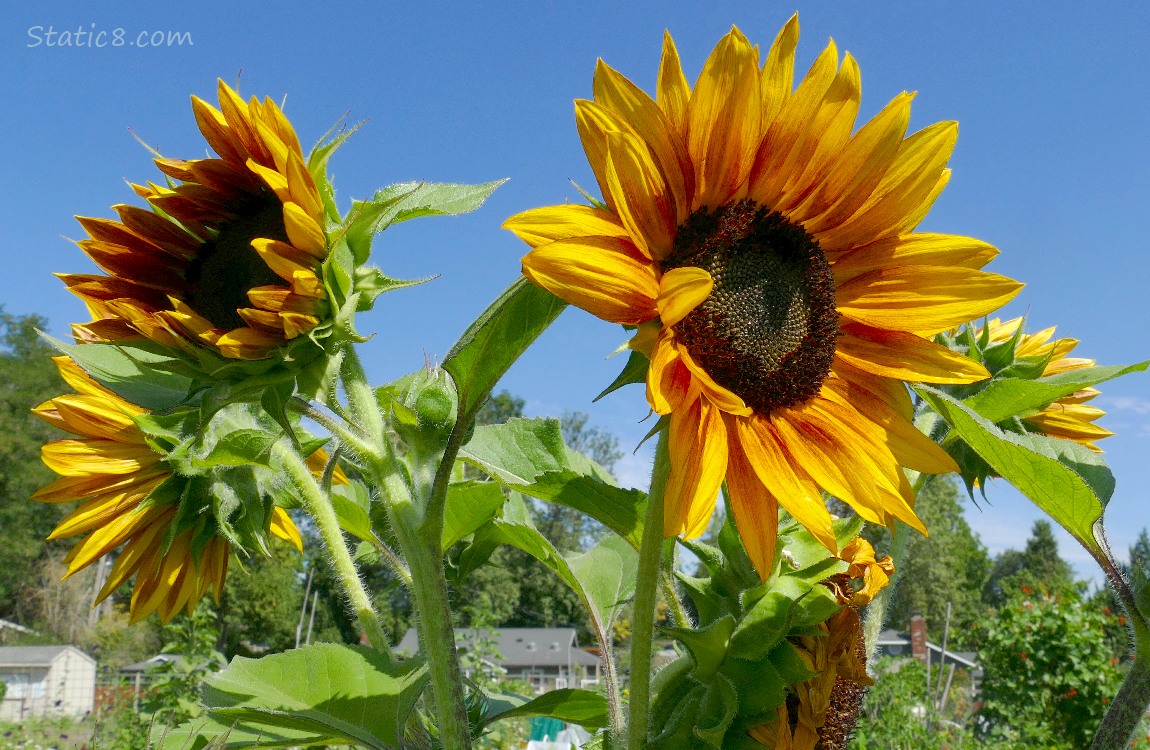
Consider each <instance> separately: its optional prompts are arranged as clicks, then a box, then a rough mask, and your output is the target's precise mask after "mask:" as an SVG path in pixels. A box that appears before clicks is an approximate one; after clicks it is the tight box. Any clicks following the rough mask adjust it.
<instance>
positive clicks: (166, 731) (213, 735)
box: [149, 716, 326, 750]
mask: <svg viewBox="0 0 1150 750" xmlns="http://www.w3.org/2000/svg"><path fill="white" fill-rule="evenodd" d="M325 739H326V738H325V737H324V736H321V735H316V734H313V733H311V732H304V731H299V730H293V729H283V728H274V729H273V728H270V727H260V726H253V725H250V724H244V723H242V722H232V721H221V720H218V719H214V718H212V717H211V716H201V717H199V718H198V719H192V720H191V721H186V722H184V723H183V724H180V725H179V726H177V727H174V728H169V727H164V726H160V725H158V724H157V725H155V726H153V728H152V742H153V743H154V747H157V748H159V749H160V750H206V748H213V749H215V750H225V749H227V750H231V749H232V748H249V747H250V748H265V747H266V748H271V747H285V748H290V747H302V746H309V745H314V744H316V743H319V742H323V741H324V740H325ZM149 747H151V745H150V746H149Z"/></svg>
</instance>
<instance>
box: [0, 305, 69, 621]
mask: <svg viewBox="0 0 1150 750" xmlns="http://www.w3.org/2000/svg"><path fill="white" fill-rule="evenodd" d="M47 325H48V321H47V320H46V319H44V318H42V317H40V316H38V315H24V316H17V315H9V314H7V313H5V312H4V311H3V308H2V307H0V435H3V436H4V438H3V440H0V617H4V618H8V619H15V620H23V621H29V620H31V619H33V618H34V617H35V615H36V613H35V612H34V611H33V610H34V605H33V604H29V602H30V601H34V597H32V598H30V597H29V596H28V593H29V587H30V586H32V585H34V583H35V581H36V580H37V577H36V575H35V574H34V568H35V566H36V563H37V561H38V560H40V559H41V558H42V557H43V555H44V553H45V550H46V549H47V543H46V542H45V541H44V540H45V538H46V537H47V536H48V534H49V533H50V532H51V531H52V528H53V527H54V526H55V525H56V523H57V522H58V521H59V520H60V519H61V518H62V517H63V515H64V513H66V512H67V511H68V510H70V507H69V506H63V507H62V506H57V505H53V504H48V503H37V502H32V501H30V500H29V499H28V498H29V497H30V496H31V495H32V493H33V492H35V491H36V490H37V489H38V488H40V487H42V486H44V485H45V484H47V483H48V482H50V481H51V480H52V479H53V478H54V477H55V475H54V474H53V473H52V472H51V471H49V470H48V469H47V468H46V467H45V466H44V465H43V464H42V463H41V461H40V446H42V445H43V444H44V443H47V442H50V441H52V440H58V439H60V438H62V437H65V434H64V433H62V432H60V431H59V430H55V429H53V428H52V427H49V426H48V425H47V424H45V423H44V422H42V421H41V420H40V419H38V418H37V417H35V416H34V415H32V413H31V412H30V411H29V410H30V409H32V407H34V406H36V405H38V404H40V403H42V402H44V401H46V400H47V399H49V398H52V397H53V396H58V395H60V394H62V393H64V392H65V391H66V390H67V389H66V387H65V386H64V384H63V382H62V381H61V380H60V377H59V376H58V375H57V374H56V368H55V366H54V365H53V364H52V360H51V359H50V357H51V355H52V353H53V351H52V349H51V347H49V346H48V345H47V344H46V343H45V342H44V341H43V340H42V339H41V338H40V337H39V336H38V335H37V333H36V329H43V328H46V327H47Z"/></svg>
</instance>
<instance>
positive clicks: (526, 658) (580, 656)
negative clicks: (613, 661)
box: [396, 628, 599, 668]
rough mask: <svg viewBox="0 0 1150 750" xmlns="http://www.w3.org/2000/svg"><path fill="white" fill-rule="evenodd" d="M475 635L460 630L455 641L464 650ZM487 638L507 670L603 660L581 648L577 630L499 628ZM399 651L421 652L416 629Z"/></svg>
mask: <svg viewBox="0 0 1150 750" xmlns="http://www.w3.org/2000/svg"><path fill="white" fill-rule="evenodd" d="M474 636H475V633H474V631H472V630H470V629H464V630H457V631H455V642H456V643H457V644H458V646H459V648H461V649H463V648H466V647H467V645H468V644H469V643H471V641H472V639H473V638H474ZM487 637H488V638H490V639H491V640H494V641H495V650H496V651H498V652H499V655H500V656H501V657H502V658H501V659H496V660H495V661H496V663H498V664H499V665H500V666H501V667H504V668H515V667H533V666H534V667H544V666H550V667H557V666H560V665H563V666H566V665H567V664H568V661H570V663H571V664H581V665H583V666H588V667H593V666H595V665H596V664H598V663H599V657H597V656H595V655H594V654H589V653H587V652H586V651H584V650H583V649H581V648H579V644H578V642H577V641H576V639H575V628H495V629H493V630H491V631H489V633H488V635H487ZM396 651H398V652H399V653H408V654H415V653H418V651H419V639H418V637H417V636H416V633H415V629H414V628H409V629H408V631H407V633H405V634H404V636H403V640H401V641H400V642H399V645H398V646H396Z"/></svg>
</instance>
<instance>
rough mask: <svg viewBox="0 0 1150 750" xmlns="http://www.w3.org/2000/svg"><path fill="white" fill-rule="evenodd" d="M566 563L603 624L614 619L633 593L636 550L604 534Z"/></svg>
mask: <svg viewBox="0 0 1150 750" xmlns="http://www.w3.org/2000/svg"><path fill="white" fill-rule="evenodd" d="M567 564H568V565H569V566H570V569H571V574H572V575H573V576H575V579H576V580H577V581H578V582H579V585H580V586H581V587H582V589H583V592H584V594H585V596H586V598H587V601H588V602H590V604H591V606H592V608H593V609H594V610H595V611H596V612H597V613H598V615H599V619H600V621H601V622H603V623H605V624H610V623H611V622H612V621H613V620H614V619H615V617H616V616H617V615H618V613H619V609H620V608H621V607H622V606H623V605H624V604H625V603H626V602H627V601H628V600H629V599H630V598H631V597H632V596H633V595H634V593H635V581H636V578H637V576H638V573H639V554H638V553H637V552H636V551H635V550H634V548H632V547H631V546H630V545H629V544H627V542H626V541H625V540H623V539H620V538H619V537H617V536H611V535H608V536H605V537H603V539H601V540H600V541H599V543H598V544H596V545H595V546H594V547H592V548H591V549H590V550H588V551H587V552H585V553H583V554H581V555H573V556H571V557H568V558H567Z"/></svg>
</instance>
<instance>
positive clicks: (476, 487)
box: [442, 482, 504, 549]
mask: <svg viewBox="0 0 1150 750" xmlns="http://www.w3.org/2000/svg"><path fill="white" fill-rule="evenodd" d="M503 500H504V496H503V491H502V490H501V489H500V487H499V485H498V484H496V483H494V482H457V483H453V484H450V485H448V487H447V502H446V504H445V507H444V519H443V539H442V544H443V549H449V548H451V547H452V546H453V545H455V544H456V543H458V542H460V541H462V540H463V538H464V537H467V536H470V535H471V534H474V533H475V532H476V530H478V529H479V528H480V527H481V526H483V524H485V523H487V522H488V521H490V520H491V519H493V518H495V516H496V514H497V513H498V512H499V509H500V508H502V507H503Z"/></svg>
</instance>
